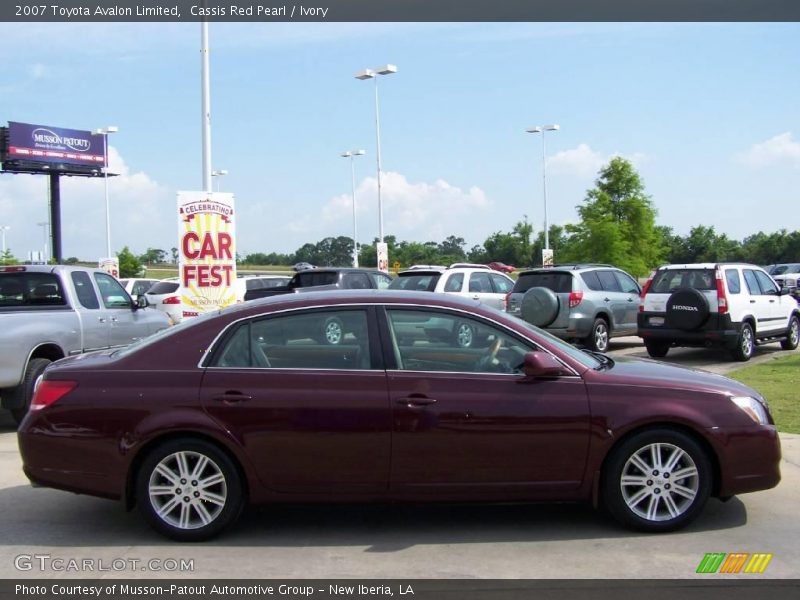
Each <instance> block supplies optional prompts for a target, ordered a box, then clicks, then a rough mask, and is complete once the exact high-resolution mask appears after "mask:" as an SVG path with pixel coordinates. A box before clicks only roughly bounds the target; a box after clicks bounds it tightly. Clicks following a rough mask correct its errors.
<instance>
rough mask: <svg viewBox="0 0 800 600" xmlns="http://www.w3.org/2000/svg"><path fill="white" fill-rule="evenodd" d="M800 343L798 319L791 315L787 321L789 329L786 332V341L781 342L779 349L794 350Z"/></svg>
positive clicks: (799, 321) (799, 323)
mask: <svg viewBox="0 0 800 600" xmlns="http://www.w3.org/2000/svg"><path fill="white" fill-rule="evenodd" d="M798 342H800V319H798V318H797V315H793V316H792V318H791V319H789V328H788V329H787V332H786V339H785V340H782V341H781V348H783V349H784V350H794V349H795V348H797V345H798Z"/></svg>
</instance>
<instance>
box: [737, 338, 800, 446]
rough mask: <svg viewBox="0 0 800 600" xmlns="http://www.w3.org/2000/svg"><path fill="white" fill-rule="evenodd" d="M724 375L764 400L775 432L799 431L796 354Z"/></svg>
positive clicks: (799, 382) (798, 356)
mask: <svg viewBox="0 0 800 600" xmlns="http://www.w3.org/2000/svg"><path fill="white" fill-rule="evenodd" d="M728 376H729V377H732V378H733V379H736V380H737V381H741V382H742V383H744V384H746V385H749V386H750V387H751V388H753V389H756V390H758V391H759V392H760V393H761V394H762V395H763V396H764V398H766V399H767V402H769V408H770V410H771V411H772V417H773V418H774V419H775V424H776V425H777V426H778V431H782V432H785V433H800V399H799V398H798V391H800V353H797V352H794V353H792V354H791V355H790V356H783V357H781V358H776V359H775V360H770V361H768V362H765V363H761V364H760V365H754V366H752V367H745V368H743V369H737V370H736V371H734V372H732V373H730V374H729V375H728Z"/></svg>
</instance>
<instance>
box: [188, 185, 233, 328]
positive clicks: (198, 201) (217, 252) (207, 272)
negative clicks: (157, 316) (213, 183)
mask: <svg viewBox="0 0 800 600" xmlns="http://www.w3.org/2000/svg"><path fill="white" fill-rule="evenodd" d="M235 232H236V228H235V220H234V210H233V194H227V193H219V192H178V252H179V276H180V285H181V287H180V297H181V304H182V305H183V316H184V317H196V316H198V315H201V314H204V313H208V312H213V311H215V310H219V309H221V308H225V307H226V306H230V305H231V304H234V303H235V302H236V293H235V287H234V283H235V282H236V247H235V244H234V240H235V238H236V234H235Z"/></svg>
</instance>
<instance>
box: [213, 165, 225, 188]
mask: <svg viewBox="0 0 800 600" xmlns="http://www.w3.org/2000/svg"><path fill="white" fill-rule="evenodd" d="M227 174H228V171H227V170H226V169H219V170H218V171H211V177H215V178H216V179H217V191H219V178H220V177H224V176H225V175H227Z"/></svg>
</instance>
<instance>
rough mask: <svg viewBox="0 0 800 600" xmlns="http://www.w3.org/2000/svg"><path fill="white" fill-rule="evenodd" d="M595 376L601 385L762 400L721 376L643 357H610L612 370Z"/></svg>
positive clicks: (738, 384)
mask: <svg viewBox="0 0 800 600" xmlns="http://www.w3.org/2000/svg"><path fill="white" fill-rule="evenodd" d="M595 373H596V374H597V376H598V380H601V381H602V382H603V383H618V384H622V385H637V383H641V385H647V386H654V387H660V388H671V389H685V390H695V391H700V392H711V393H719V394H725V395H729V396H752V397H754V398H758V399H760V400H763V398H762V396H761V395H760V394H759V393H758V392H756V391H755V390H754V389H752V388H750V387H748V386H746V385H744V384H743V383H739V382H738V381H735V380H733V379H729V378H728V377H725V376H723V375H718V374H716V373H711V372H709V371H703V370H702V369H692V368H689V367H682V366H678V365H672V364H669V363H664V362H659V361H655V360H649V359H644V358H627V357H620V358H614V366H613V367H612V368H610V369H606V370H604V371H596V372H595ZM593 379H594V378H593Z"/></svg>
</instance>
